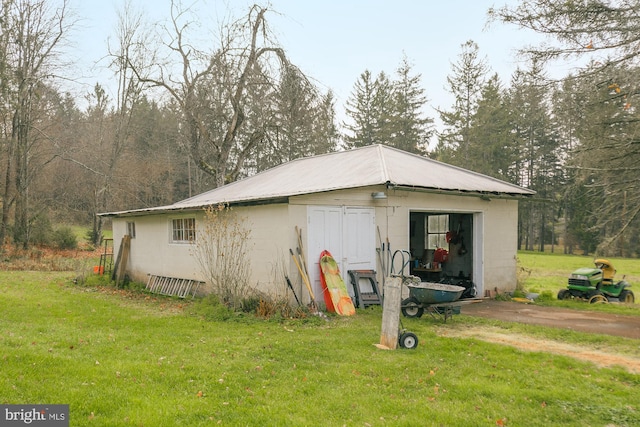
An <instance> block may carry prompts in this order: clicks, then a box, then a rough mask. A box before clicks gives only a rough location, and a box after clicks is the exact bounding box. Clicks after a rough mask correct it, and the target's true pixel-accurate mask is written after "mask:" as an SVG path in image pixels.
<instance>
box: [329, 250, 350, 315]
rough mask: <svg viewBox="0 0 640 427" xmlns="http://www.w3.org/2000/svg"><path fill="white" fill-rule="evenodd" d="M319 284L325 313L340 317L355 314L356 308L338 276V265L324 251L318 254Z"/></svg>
mask: <svg viewBox="0 0 640 427" xmlns="http://www.w3.org/2000/svg"><path fill="white" fill-rule="evenodd" d="M320 282H321V283H322V293H323V294H324V302H325V304H326V305H327V311H329V312H335V313H338V314H340V315H341V316H352V315H354V314H355V313H356V308H355V307H354V305H353V301H352V300H351V297H350V296H349V293H348V292H347V286H346V285H345V284H344V280H342V276H341V275H340V268H339V267H338V263H337V262H336V260H335V259H333V256H331V253H330V252H329V251H326V250H325V251H322V253H321V254H320Z"/></svg>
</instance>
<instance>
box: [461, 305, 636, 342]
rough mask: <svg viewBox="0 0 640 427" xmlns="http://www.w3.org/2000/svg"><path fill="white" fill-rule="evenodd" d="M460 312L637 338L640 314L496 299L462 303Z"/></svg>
mask: <svg viewBox="0 0 640 427" xmlns="http://www.w3.org/2000/svg"><path fill="white" fill-rule="evenodd" d="M461 313H462V314H465V315H468V316H479V317H486V318H490V319H498V320H506V321H510V322H520V323H527V324H532V325H543V326H549V327H554V328H563V329H571V330H574V331H582V332H590V333H596V334H606V335H617V336H621V337H627V338H635V339H640V316H622V315H618V314H610V313H596V312H592V311H582V310H572V309H567V308H559V307H541V306H537V305H534V304H523V303H518V302H509V301H496V300H484V301H482V302H481V303H479V304H469V305H463V306H462V308H461Z"/></svg>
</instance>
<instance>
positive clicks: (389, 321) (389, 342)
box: [380, 277, 402, 350]
mask: <svg viewBox="0 0 640 427" xmlns="http://www.w3.org/2000/svg"><path fill="white" fill-rule="evenodd" d="M401 297H402V278H400V277H388V278H387V279H385V289H384V303H383V304H382V332H381V334H380V347H381V348H388V349H390V350H395V349H396V348H397V347H398V326H399V325H400V300H401Z"/></svg>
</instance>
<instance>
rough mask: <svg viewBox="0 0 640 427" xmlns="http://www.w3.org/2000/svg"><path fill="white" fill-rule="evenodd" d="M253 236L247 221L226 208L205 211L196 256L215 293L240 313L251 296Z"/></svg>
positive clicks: (195, 249)
mask: <svg viewBox="0 0 640 427" xmlns="http://www.w3.org/2000/svg"><path fill="white" fill-rule="evenodd" d="M250 235H251V227H250V224H248V223H247V221H246V218H242V217H240V216H238V215H236V214H235V212H234V211H233V209H232V208H230V207H229V206H227V205H224V204H222V205H218V206H210V207H209V208H207V209H206V210H205V218H204V221H203V226H202V228H201V229H199V230H198V238H197V240H196V245H195V248H194V252H193V255H194V256H195V258H196V260H197V262H198V264H199V265H200V268H201V269H202V272H203V273H204V275H205V277H206V279H207V280H206V281H207V282H208V283H209V284H210V285H211V287H212V289H213V293H214V294H216V295H217V296H218V297H219V298H220V301H221V302H223V303H224V304H226V305H227V306H229V307H232V308H233V309H238V310H240V309H241V308H242V300H243V299H245V298H246V297H247V295H248V294H250V287H249V277H250V260H249V255H248V250H249V243H250Z"/></svg>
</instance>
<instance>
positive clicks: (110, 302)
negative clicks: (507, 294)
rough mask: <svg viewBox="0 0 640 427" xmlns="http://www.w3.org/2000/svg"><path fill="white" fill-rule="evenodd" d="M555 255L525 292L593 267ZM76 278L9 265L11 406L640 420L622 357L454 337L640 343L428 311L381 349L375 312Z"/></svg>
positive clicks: (193, 421)
mask: <svg viewBox="0 0 640 427" xmlns="http://www.w3.org/2000/svg"><path fill="white" fill-rule="evenodd" d="M556 258H557V256H545V255H537V254H526V253H523V254H520V261H521V264H522V266H523V267H524V268H527V269H531V271H532V273H531V275H530V276H529V277H528V278H527V281H526V282H525V283H526V286H527V287H531V288H533V287H538V288H539V289H553V288H554V286H556V282H555V276H554V274H553V271H556V272H557V274H558V275H559V274H560V272H562V275H563V276H564V277H563V278H561V279H558V280H559V281H558V282H557V286H559V287H562V286H564V282H565V280H566V274H568V272H570V271H571V270H573V269H574V266H583V265H585V262H587V261H589V262H591V260H590V259H589V258H585V257H577V258H576V259H573V258H572V257H570V258H571V259H563V260H560V261H559V260H557V259H556ZM560 258H564V257H560ZM586 265H589V263H586ZM614 265H616V268H618V271H620V272H621V273H622V272H623V269H628V271H629V274H630V275H638V273H639V271H640V269H638V268H637V267H636V266H637V261H634V262H630V263H629V264H628V265H627V264H626V262H625V261H624V260H621V262H620V263H619V264H618V262H617V261H615V264H614ZM547 273H548V276H547V279H548V280H546V281H545V280H538V276H540V275H542V274H547ZM565 273H566V274H565ZM74 274H75V273H72V272H24V271H0V312H1V313H2V315H1V316H0V371H1V372H2V376H1V377H0V403H13V404H20V403H25V404H26V403H31V404H35V403H49V404H51V403H63V404H69V405H70V417H71V422H70V425H72V426H178V425H182V426H201V425H229V426H244V425H246V426H255V425H260V426H263V425H264V426H303V425H313V426H315V425H329V426H333V425H335V426H343V425H346V426H383V425H394V426H395V425H406V426H415V425H446V426H462V425H464V426H482V425H486V426H495V425H503V426H523V425H526V426H548V425H564V426H635V425H640V405H639V404H638V402H639V401H640V391H638V390H639V386H640V375H637V374H632V373H629V372H627V371H626V370H625V369H624V368H623V367H619V368H618V367H617V368H613V369H603V368H598V367H596V366H595V365H593V364H591V363H588V362H581V361H578V360H575V359H573V358H569V357H564V356H558V355H553V354H550V353H546V352H523V351H519V350H516V349H513V348H511V347H507V346H502V345H497V344H490V343H486V342H483V341H479V340H476V339H473V338H450V337H446V336H445V335H446V331H448V330H449V331H453V330H460V329H464V328H467V327H491V328H504V329H505V330H506V329H508V330H509V331H510V332H511V333H514V332H516V333H518V334H520V335H521V336H527V335H531V336H537V337H540V336H543V337H545V338H547V339H552V340H557V341H562V342H574V343H587V344H589V345H591V346H593V347H606V348H607V349H609V350H612V351H618V352H619V353H620V354H630V355H635V356H637V355H638V354H640V344H639V343H638V341H637V340H631V339H624V338H619V337H608V336H599V335H588V336H586V335H584V334H579V333H575V332H572V331H566V330H556V329H544V328H539V327H536V328H534V327H530V326H525V325H504V324H500V323H498V322H494V321H487V320H482V319H477V318H471V317H467V316H456V317H454V319H453V320H452V321H449V322H448V323H447V324H442V323H441V322H440V321H438V320H434V319H431V318H428V317H423V318H422V319H403V323H404V326H405V327H406V328H408V329H410V330H411V331H413V332H415V333H416V334H417V335H418V337H419V339H420V345H419V346H418V348H417V349H416V350H396V351H383V350H378V349H377V348H376V347H375V346H374V344H375V343H377V342H379V338H380V325H381V311H380V310H379V309H369V310H366V311H361V310H359V311H358V313H357V315H356V316H354V317H352V318H337V317H330V318H329V319H328V320H323V319H320V318H316V317H313V318H310V319H305V320H280V321H275V320H270V321H265V320H260V319H255V318H253V317H252V316H248V315H244V316H238V317H236V318H234V319H232V320H230V321H226V322H221V321H212V320H205V318H203V317H202V316H201V315H200V314H199V313H201V311H200V310H199V308H200V306H199V305H198V304H195V303H193V302H191V301H182V300H176V299H170V298H156V297H154V296H151V295H146V294H144V293H139V292H138V293H136V292H130V291H125V290H116V289H114V288H111V287H100V286H92V287H88V286H87V287H85V286H77V285H73V284H72V282H71V278H72V277H73V276H74ZM533 279H536V280H533ZM634 309H635V308H634ZM636 314H638V315H640V313H638V312H637V311H636ZM443 331H444V333H443Z"/></svg>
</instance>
